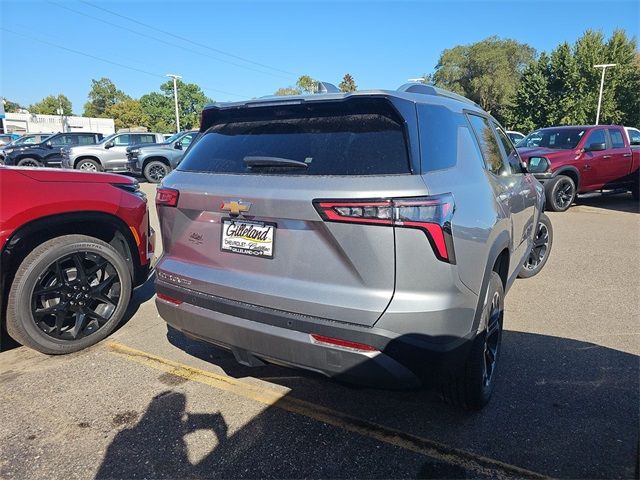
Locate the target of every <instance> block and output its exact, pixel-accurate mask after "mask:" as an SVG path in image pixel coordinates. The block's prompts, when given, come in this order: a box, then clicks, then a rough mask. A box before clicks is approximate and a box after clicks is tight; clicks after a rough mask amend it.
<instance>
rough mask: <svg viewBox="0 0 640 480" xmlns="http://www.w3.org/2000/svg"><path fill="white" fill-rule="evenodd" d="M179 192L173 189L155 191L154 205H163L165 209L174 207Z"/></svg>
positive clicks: (176, 203)
mask: <svg viewBox="0 0 640 480" xmlns="http://www.w3.org/2000/svg"><path fill="white" fill-rule="evenodd" d="M179 196H180V192H179V191H178V190H174V189H173V188H158V190H157V191H156V205H157V206H160V205H164V206H165V207H175V206H176V205H178V197H179Z"/></svg>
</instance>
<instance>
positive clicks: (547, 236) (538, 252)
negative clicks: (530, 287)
mask: <svg viewBox="0 0 640 480" xmlns="http://www.w3.org/2000/svg"><path fill="white" fill-rule="evenodd" d="M552 246H553V226H552V225H551V220H549V217H547V216H546V215H545V214H544V213H541V214H540V218H539V219H538V225H537V226H536V233H535V236H534V240H533V247H532V248H531V253H530V254H529V256H528V257H527V259H526V260H525V262H524V265H523V266H522V268H521V269H520V273H518V278H530V277H533V276H534V275H537V274H538V273H540V271H541V270H542V269H543V268H544V265H545V264H546V263H547V260H548V259H549V255H550V254H551V247H552Z"/></svg>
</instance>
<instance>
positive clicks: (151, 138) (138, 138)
mask: <svg viewBox="0 0 640 480" xmlns="http://www.w3.org/2000/svg"><path fill="white" fill-rule="evenodd" d="M132 136H133V137H134V138H133V143H156V136H155V135H153V134H141V135H132Z"/></svg>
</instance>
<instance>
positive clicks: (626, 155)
mask: <svg viewBox="0 0 640 480" xmlns="http://www.w3.org/2000/svg"><path fill="white" fill-rule="evenodd" d="M622 156H623V157H630V156H631V154H630V153H625V154H624V155H622Z"/></svg>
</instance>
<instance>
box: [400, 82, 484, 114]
mask: <svg viewBox="0 0 640 480" xmlns="http://www.w3.org/2000/svg"><path fill="white" fill-rule="evenodd" d="M398 91H399V92H407V93H421V94H423V95H437V96H439V97H447V98H452V99H454V100H458V101H460V102H465V103H470V104H471V105H475V106H476V107H478V108H482V107H481V106H480V105H478V104H477V103H476V102H474V101H472V100H469V99H468V98H467V97H463V96H462V95H458V94H457V93H453V92H450V91H449V90H444V89H442V88H438V87H434V86H433V85H427V84H425V83H416V82H411V83H405V84H404V85H401V86H400V87H398Z"/></svg>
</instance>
